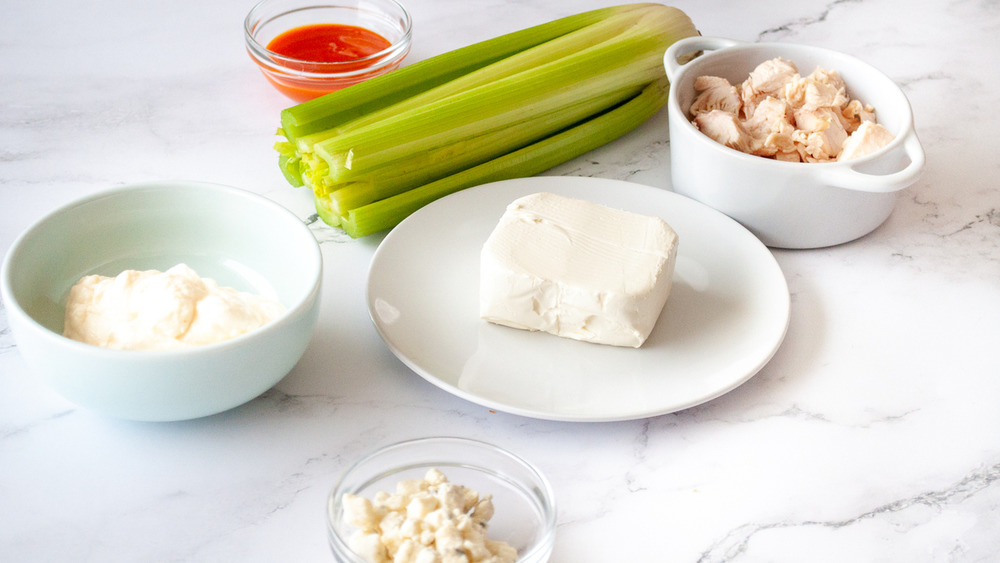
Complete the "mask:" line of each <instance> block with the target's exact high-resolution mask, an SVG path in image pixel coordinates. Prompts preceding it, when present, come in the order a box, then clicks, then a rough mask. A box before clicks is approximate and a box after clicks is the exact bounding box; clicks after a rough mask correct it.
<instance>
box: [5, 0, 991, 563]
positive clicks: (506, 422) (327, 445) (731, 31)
mask: <svg viewBox="0 0 1000 563" xmlns="http://www.w3.org/2000/svg"><path fill="white" fill-rule="evenodd" d="M251 4H252V1H251V0H219V1H214V2H194V1H190V0H188V1H182V2H156V3H148V2H131V1H127V0H96V1H94V2H86V3H79V2H69V1H66V0H56V1H53V2H13V3H7V5H5V7H4V10H3V14H2V16H0V252H3V253H6V251H7V249H8V248H9V246H10V244H11V243H12V242H13V240H14V238H15V237H16V236H17V235H18V234H19V233H20V232H21V231H22V230H24V229H25V228H27V227H28V225H30V224H31V223H32V222H33V221H35V220H37V219H38V218H40V217H41V216H42V215H44V214H46V213H47V212H48V211H50V210H52V209H54V208H55V207H57V206H59V205H61V204H62V203H64V202H66V201H68V200H70V199H72V198H76V197H78V196H81V195H84V194H87V193H90V192H93V191H96V190H100V189H104V188H108V187H112V186H117V185H121V184H125V183H130V182H136V181H145V180H157V179H191V180H204V181H210V182H217V183H222V184H229V185H233V186H239V187H242V188H245V189H248V190H251V191H254V192H259V193H263V194H266V195H267V196H269V197H272V198H274V199H275V200H278V201H280V202H282V203H283V204H285V205H287V206H289V207H290V208H292V209H293V210H295V211H296V212H298V213H301V216H302V217H303V219H308V217H309V216H310V214H311V209H310V202H309V200H308V197H307V194H305V193H304V192H302V191H297V190H293V189H292V188H290V187H288V186H287V185H286V184H285V183H284V181H283V179H282V177H281V175H280V173H279V171H278V169H277V167H276V165H275V158H274V153H273V152H272V149H271V143H272V141H273V137H272V133H273V131H274V129H275V128H276V127H277V118H278V112H279V110H281V109H282V108H284V107H286V106H287V105H290V104H289V102H288V101H286V100H285V99H284V98H282V97H281V96H280V95H279V94H277V93H276V92H275V91H274V90H273V89H272V88H271V87H270V86H269V85H268V84H267V83H266V82H265V80H264V79H263V77H262V76H261V75H260V74H259V72H258V71H257V69H256V68H255V67H254V65H253V64H251V62H250V61H249V59H248V57H247V55H246V53H245V52H244V49H243V44H242V37H241V33H242V32H241V22H242V18H243V16H244V15H245V13H246V12H247V11H248V10H249V9H250V7H251ZM407 4H408V7H409V8H410V9H411V11H412V13H413V17H414V28H415V31H414V49H413V52H412V54H411V56H410V57H411V58H410V59H409V60H410V61H413V60H418V59H421V58H426V57H428V56H431V55H433V54H437V53H439V52H442V51H444V50H446V49H451V48H455V47H459V46H461V45H464V44H467V43H470V42H473V41H475V40H479V39H483V38H486V37H489V36H494V35H498V34H500V33H503V32H507V31H512V30H514V29H517V28H520V27H524V26H527V25H529V24H534V23H541V22H543V21H547V20H550V19H553V18H555V17H558V16H562V15H568V14H570V13H574V12H577V11H582V10H584V9H587V8H591V7H597V6H599V5H601V4H604V3H603V2H600V1H598V0H576V1H570V0H550V1H548V2H544V3H542V2H539V3H527V2H510V3H506V2H497V1H493V2H489V1H485V0H471V1H462V2H459V1H454V0H452V1H435V0H407ZM675 5H676V6H677V7H679V8H681V9H683V10H685V11H686V12H687V13H688V14H689V15H690V16H691V17H692V19H693V20H694V21H695V23H696V24H697V25H698V27H699V28H700V30H701V31H702V33H703V34H705V35H716V36H724V37H730V38H734V39H740V40H746V41H771V40H773V41H792V42H801V43H807V44H813V45H820V46H824V47H828V48H832V49H835V50H839V51H846V52H848V53H851V54H854V55H856V56H858V57H860V58H862V59H864V60H866V61H868V62H869V63H871V64H873V65H874V66H876V67H878V68H879V69H881V70H883V71H884V72H885V73H886V74H888V75H889V76H890V77H892V78H893V79H894V80H896V81H897V82H898V83H899V84H901V85H902V87H903V89H904V91H905V92H906V94H907V95H908V96H909V98H910V100H911V102H912V104H913V108H914V113H915V118H916V126H917V131H918V133H919V135H920V137H921V140H922V142H923V144H924V147H925V150H926V152H927V156H928V164H927V167H926V169H925V173H924V175H923V177H922V178H921V179H920V181H919V182H918V183H917V184H915V185H914V186H912V187H911V188H909V189H907V190H906V191H905V192H903V193H902V195H901V196H900V198H899V201H898V203H897V206H896V208H895V211H894V213H893V215H892V216H891V217H890V218H889V220H888V221H887V222H886V223H885V224H884V225H882V226H881V227H880V228H879V229H878V230H877V231H875V232H874V233H872V234H871V235H869V236H867V237H865V238H863V239H861V240H859V241H856V242H853V243H849V244H845V245H841V246H838V247H834V248H828V249H822V250H809V251H774V255H775V256H776V258H777V260H778V262H779V264H780V265H781V268H782V270H783V272H784V274H785V276H786V279H787V281H788V285H789V288H790V291H791V301H792V309H791V321H790V327H789V333H788V336H787V338H786V339H785V341H784V344H783V345H782V347H781V348H780V349H779V350H778V352H777V354H776V356H775V357H774V358H773V360H772V361H771V362H770V363H769V364H768V365H767V366H766V367H764V369H763V370H762V371H760V372H759V373H758V374H757V376H756V377H754V378H753V379H751V380H750V381H749V382H747V383H746V384H744V385H743V386H741V387H739V388H738V389H736V390H735V391H733V392H731V393H729V394H727V395H725V396H723V397H720V398H718V399H716V400H713V401H711V402H708V403H706V404H703V405H701V406H698V407H695V408H691V409H688V410H685V411H682V412H678V413H674V414H668V415H663V416H659V417H656V418H652V419H647V420H636V421H630V422H615V423H561V422H549V421H541V420H535V419H529V418H522V417H518V416H514V415H509V414H504V413H494V412H490V411H489V410H488V409H485V408H482V407H480V406H478V405H475V404H472V403H469V402H466V401H464V400H462V399H459V398H456V397H453V396H451V395H449V394H448V393H446V392H444V391H442V390H440V389H438V388H437V387H435V386H433V385H431V384H430V383H427V382H426V381H424V380H423V379H421V378H420V377H418V376H416V375H415V374H414V373H412V372H410V371H409V370H408V369H407V368H406V367H405V366H404V365H403V364H402V363H401V362H400V361H398V360H397V359H396V358H395V357H394V356H393V355H392V354H391V353H390V352H389V350H388V349H387V347H386V346H385V345H384V344H383V342H382V341H381V340H380V339H379V337H378V335H377V333H376V331H375V329H374V328H373V326H372V323H371V322H370V319H369V318H368V315H367V310H366V307H365V302H364V283H365V279H366V273H367V265H368V262H369V260H370V258H371V256H372V253H373V251H374V249H375V247H376V245H377V244H378V242H379V237H375V238H371V239H367V240H359V241H354V240H350V239H348V238H346V237H345V236H343V235H342V234H339V233H337V232H336V231H334V230H332V229H329V228H327V227H325V226H323V225H321V224H318V223H317V224H314V225H313V229H314V232H315V233H316V236H317V237H318V238H319V239H320V241H321V243H322V244H321V248H322V250H323V256H324V260H325V261H326V263H327V264H329V265H335V267H328V268H327V271H326V277H325V279H324V293H323V306H322V311H321V318H320V322H319V325H318V327H317V329H316V333H315V337H314V340H313V342H312V344H311V345H310V348H309V350H308V351H307V352H306V354H305V357H304V358H303V359H302V361H301V362H300V364H299V365H298V366H297V367H296V368H295V369H294V370H293V371H292V372H291V373H290V374H289V375H288V376H287V377H286V378H285V379H284V380H283V381H281V382H280V383H279V384H278V385H277V386H276V387H275V388H274V389H272V390H271V391H269V392H267V393H266V394H264V395H263V396H262V397H260V398H258V399H256V400H254V401H252V402H250V403H248V404H246V405H244V406H242V407H239V408H237V409H234V410H232V411H229V412H226V413H223V414H220V415H217V416H212V417H208V418H204V419H199V420H193V421H188V422H180V423H135V422H123V421H117V420H112V419H108V418H104V417H102V416H99V415H96V414H93V413H91V412H88V411H85V410H82V409H78V408H76V407H74V406H73V405H71V404H69V403H67V402H65V401H64V400H62V399H61V398H60V397H58V396H57V395H55V394H54V393H52V392H51V391H49V390H48V389H47V388H46V387H44V386H43V385H42V384H40V383H39V382H38V381H36V380H35V379H34V378H33V377H32V374H31V373H30V371H29V370H28V368H27V367H26V366H25V365H24V362H23V360H22V358H21V356H20V354H19V353H18V348H17V346H16V343H15V341H14V339H13V337H12V336H11V334H10V332H9V330H8V326H7V323H6V317H5V316H4V315H3V311H2V310H0V560H3V561H17V562H31V561H95V562H96V561H101V562H106V561H129V562H132V561H244V562H251V561H299V562H304V561H324V560H330V559H332V557H331V555H330V552H329V549H328V548H327V543H326V537H325V527H324V505H325V499H326V495H327V493H328V491H329V488H330V487H331V485H332V483H333V482H334V480H335V479H336V478H337V476H338V475H339V474H340V472H341V471H342V470H343V469H344V468H345V467H346V466H347V464H349V463H350V462H351V461H352V460H354V459H356V458H357V457H358V456H359V455H361V454H362V453H365V452H367V451H369V450H371V449H372V448H374V447H377V446H380V445H383V444H386V443H389V442H394V441H398V440H402V439H406V438H412V437H421V436H429V435H441V434H448V435H461V436H468V437H472V438H480V439H484V440H487V441H490V442H493V443H496V444H498V445H501V446H504V447H507V448H509V449H511V450H513V451H515V452H516V453H518V454H520V455H522V456H524V457H526V458H528V459H529V460H531V461H532V462H534V463H535V464H537V465H538V466H539V467H540V468H541V469H542V470H543V471H544V473H545V474H546V475H547V476H548V477H549V479H550V480H551V481H552V483H553V486H554V489H555V492H556V495H557V499H558V503H559V519H558V522H559V526H558V532H557V541H556V548H555V553H554V556H553V561H555V562H559V563H576V562H612V561H614V562H619V561H641V562H645V561H657V562H658V561H690V562H694V561H699V562H718V561H741V562H742V561H796V562H800V561H907V562H913V561H997V560H1000V555H998V553H1000V408H998V405H1000V377H998V376H1000V362H998V356H997V351H996V350H997V345H998V342H1000V192H998V190H997V188H998V185H997V179H998V178H1000V159H998V157H997V150H996V143H995V141H994V139H995V137H996V130H997V128H998V126H1000V119H998V117H997V113H996V108H997V107H1000V95H998V92H1000V79H998V74H997V73H996V72H995V69H996V64H997V62H1000V61H998V58H997V54H998V52H1000V51H998V48H997V39H996V35H997V31H998V30H1000V9H998V5H997V3H996V2H949V3H935V2H908V1H905V0H854V1H827V0H806V1H803V2H796V3H788V2H779V1H777V0H766V1H764V2H753V3H729V2H723V1H721V0H708V1H694V0H682V1H678V2H677V3H676V4H675ZM665 121H666V116H665V111H664V112H663V113H662V114H661V115H659V116H657V117H656V118H654V119H653V120H651V121H650V122H649V123H647V124H646V125H644V126H643V127H641V128H640V129H639V130H637V131H636V132H634V133H633V134H630V135H629V136H627V137H625V138H623V139H620V140H619V141H616V142H614V143H612V144H610V145H608V146H606V147H604V148H602V149H600V150H598V151H595V152H593V153H591V154H588V155H586V156H584V157H581V158H579V159H577V160H575V161H573V162H571V163H568V164H566V165H563V166H561V167H559V168H557V169H555V170H553V171H551V172H549V174H562V175H577V176H599V177H607V178H615V179H623V180H629V181H633V182H637V183H643V184H648V185H652V186H656V187H661V188H664V189H669V188H670V180H669V173H668V171H669V161H668V151H667V149H668V138H667V132H666V127H665Z"/></svg>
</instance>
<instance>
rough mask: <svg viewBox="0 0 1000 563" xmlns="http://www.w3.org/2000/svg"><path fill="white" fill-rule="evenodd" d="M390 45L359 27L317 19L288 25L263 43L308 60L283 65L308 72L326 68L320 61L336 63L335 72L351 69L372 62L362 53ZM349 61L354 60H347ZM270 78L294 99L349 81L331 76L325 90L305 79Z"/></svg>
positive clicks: (346, 83)
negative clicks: (275, 79) (310, 84)
mask: <svg viewBox="0 0 1000 563" xmlns="http://www.w3.org/2000/svg"><path fill="white" fill-rule="evenodd" d="M391 46H392V43H390V42H389V40H387V39H386V38H384V37H382V36H381V35H379V34H378V33H375V32H374V31H371V30H369V29H365V28H363V27H358V26H353V25H345V24H337V23H319V24H310V25H303V26H300V27H295V28H292V29H289V30H288V31H286V32H284V33H282V34H280V35H278V36H277V37H275V38H274V39H272V40H271V41H270V42H269V43H268V44H267V49H268V50H269V51H272V52H274V53H277V54H279V55H283V56H285V57H289V58H293V59H297V60H299V61H308V62H307V63H299V64H295V63H290V62H289V63H287V65H286V66H288V68H294V69H296V70H304V71H310V72H328V71H329V69H326V68H322V63H338V64H337V69H336V70H337V72H352V71H358V70H362V69H364V68H366V67H368V66H370V65H371V64H373V61H371V60H364V59H365V57H369V56H371V55H374V54H375V53H378V52H379V51H383V50H385V49H388V48H389V47H391ZM352 61H356V62H355V63H354V64H351V63H352ZM309 63H314V64H309ZM360 79H363V78H359V79H356V80H353V82H358V81H360ZM272 82H273V83H274V85H275V86H276V87H277V88H278V89H279V90H281V91H282V92H284V94H285V95H287V96H289V97H290V98H292V99H295V100H298V101H305V100H308V99H312V98H315V97H317V96H320V95H322V94H324V93H326V92H328V91H330V90H335V89H339V88H342V87H344V86H348V85H350V79H343V78H340V79H337V78H331V80H330V85H331V87H330V88H329V89H326V91H320V90H316V89H315V86H314V87H312V88H310V87H308V86H307V85H306V84H305V83H303V84H297V83H295V81H294V80H293V79H288V80H286V81H283V82H285V83H278V82H275V81H274V80H272Z"/></svg>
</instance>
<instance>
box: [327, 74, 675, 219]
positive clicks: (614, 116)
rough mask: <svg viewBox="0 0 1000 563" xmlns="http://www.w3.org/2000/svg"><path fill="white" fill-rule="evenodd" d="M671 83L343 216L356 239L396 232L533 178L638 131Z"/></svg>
mask: <svg viewBox="0 0 1000 563" xmlns="http://www.w3.org/2000/svg"><path fill="white" fill-rule="evenodd" d="M668 89H669V84H668V83H667V80H666V79H665V78H663V79H660V80H657V81H655V82H653V83H652V84H650V85H649V86H647V87H646V88H645V89H643V91H642V92H641V93H640V94H639V95H637V96H636V97H634V98H633V99H631V100H629V101H628V102H626V103H624V104H622V105H620V106H618V107H617V108H615V109H612V110H610V111H608V112H606V113H603V114H601V115H598V116H596V117H594V118H593V119H590V120H589V121H587V122H585V123H582V124H580V125H578V126H576V127H573V128H572V129H569V130H567V131H564V132H562V133H558V134H556V135H553V136H551V137H548V138H546V139H544V140H541V141H539V142H537V143H534V144H532V145H529V146H527V147H524V148H522V149H519V150H517V151H514V152H511V153H508V154H506V155H504V156H501V157H499V158H496V159H493V160H491V161H489V162H487V163H484V164H481V165H479V166H475V167H472V168H469V169H466V170H463V171H462V172H459V173H457V174H453V175H451V176H448V177H445V178H442V179H440V180H437V181H434V182H431V183H429V184H426V185H424V186H421V187H419V188H415V189H412V190H409V191H407V192H404V193H402V194H399V195H396V196H392V197H389V198H386V199H382V200H379V201H376V202H374V203H371V204H368V205H364V206H362V207H359V208H357V209H353V210H351V211H349V212H348V213H347V216H346V217H340V218H339V221H340V226H341V227H342V228H343V229H344V230H345V231H346V232H347V233H348V234H349V235H350V236H351V237H355V238H357V237H363V236H367V235H370V234H373V233H377V232H379V231H383V230H386V229H390V228H392V227H394V226H396V225H397V224H399V222H400V221H402V220H403V219H405V218H406V217H407V216H409V215H410V214H411V213H413V212H414V211H416V210H417V209H419V208H421V207H423V206H424V205H426V204H428V203H430V202H432V201H434V200H436V199H438V198H441V197H444V196H446V195H449V194H452V193H455V192H457V191H459V190H463V189H465V188H468V187H472V186H476V185H480V184H485V183H489V182H496V181H499V180H509V179H512V178H521V177H525V176H533V175H535V174H539V173H541V172H544V171H546V170H548V169H550V168H552V167H554V166H556V165H559V164H562V163H563V162H566V161H568V160H571V159H573V158H575V157H577V156H579V155H581V154H584V153H586V152H589V151H591V150H593V149H596V148H598V147H600V146H603V145H605V144H607V143H609V142H611V141H613V140H615V139H617V138H619V137H621V136H622V135H624V134H626V133H628V132H629V131H632V130H633V129H635V128H636V127H638V126H639V125H641V124H642V123H643V122H645V121H646V120H647V119H649V118H650V117H652V116H653V115H654V114H655V113H656V112H657V111H659V110H660V108H661V107H663V105H664V104H665V103H666V101H667V92H668Z"/></svg>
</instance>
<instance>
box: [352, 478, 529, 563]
mask: <svg viewBox="0 0 1000 563" xmlns="http://www.w3.org/2000/svg"><path fill="white" fill-rule="evenodd" d="M342 502H343V506H344V516H345V520H346V521H347V523H349V524H351V525H353V526H355V527H356V528H357V530H356V531H355V533H354V535H353V536H352V537H351V539H350V540H349V545H350V547H351V549H352V550H353V551H354V552H355V553H357V554H358V555H360V556H361V557H362V558H363V559H364V560H365V561H367V562H368V563H390V562H391V563H514V562H515V561H517V550H516V549H515V548H514V547H512V546H511V545H509V544H507V543H505V542H502V541H496V540H491V539H489V538H488V537H487V535H486V529H487V526H488V522H489V520H490V519H491V518H492V517H493V498H492V496H491V495H480V493H478V492H476V491H474V490H472V489H470V488H468V487H465V486H463V485H458V484H454V483H451V482H449V481H448V478H447V477H446V476H445V475H444V474H443V473H442V472H441V471H439V470H437V469H430V470H428V471H427V473H426V475H425V476H424V478H423V479H413V480H405V481H400V482H399V483H398V484H397V485H396V491H395V493H388V492H385V491H380V492H378V493H376V494H375V496H374V498H373V499H368V498H366V497H362V496H358V495H352V494H346V495H344V497H343V499H342Z"/></svg>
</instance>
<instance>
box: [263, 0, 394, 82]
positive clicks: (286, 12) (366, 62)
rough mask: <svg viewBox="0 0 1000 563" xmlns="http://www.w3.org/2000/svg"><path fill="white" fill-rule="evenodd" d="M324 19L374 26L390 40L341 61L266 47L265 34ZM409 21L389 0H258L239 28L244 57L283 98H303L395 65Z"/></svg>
mask: <svg viewBox="0 0 1000 563" xmlns="http://www.w3.org/2000/svg"><path fill="white" fill-rule="evenodd" d="M324 23H332V24H341V25H353V26H357V27H362V28H365V29H367V30H369V31H374V32H375V33H378V34H379V35H381V36H382V37H384V38H385V39H387V40H388V41H389V43H390V46H389V47H388V48H386V49H384V50H382V51H379V52H377V53H375V54H372V55H370V56H367V57H363V58H360V59H354V60H350V61H342V62H315V61H306V60H301V59H296V58H292V57H286V56H283V55H279V54H278V53H275V52H273V51H271V50H269V49H268V48H267V45H268V44H269V43H270V42H271V40H273V39H274V38H275V37H276V36H278V35H280V34H282V33H284V32H286V31H288V30H290V29H294V28H296V27H300V26H305V25H312V24H324ZM411 26H412V22H411V20H410V14H409V13H408V12H407V11H406V8H404V7H403V5H402V4H400V3H399V2H396V1H395V0H347V1H345V2H341V3H337V4H316V3H314V1H309V0H306V1H302V0H263V1H262V2H260V3H259V4H257V5H256V6H254V7H253V9H251V10H250V13H249V14H247V17H246V19H245V20H244V22H243V34H244V38H245V40H246V45H247V52H248V53H249V54H250V58H251V59H253V61H254V62H255V63H257V65H258V66H259V67H260V70H261V72H263V73H264V76H265V77H266V78H267V79H268V80H269V81H270V82H271V84H273V85H274V87H275V88H277V89H278V90H279V91H280V92H282V93H283V94H285V95H286V96H288V97H289V98H291V99H293V100H295V101H297V102H304V101H306V100H311V99H313V98H316V97H319V96H322V95H323V94H328V93H330V92H333V91H335V90H340V89H341V88H346V87H347V86H351V85H352V84H357V83H359V82H363V81H365V80H368V79H369V78H373V77H375V76H378V75H380V74H385V73H386V72H389V71H390V70H393V69H395V68H397V67H398V66H399V65H400V64H401V63H402V62H403V59H404V58H405V57H406V55H407V53H409V52H410V39H411Z"/></svg>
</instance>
